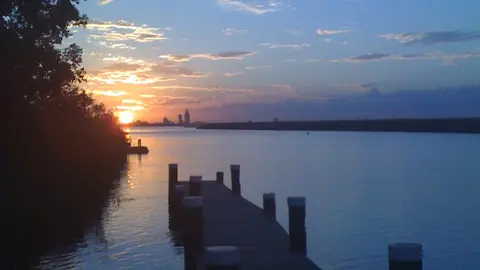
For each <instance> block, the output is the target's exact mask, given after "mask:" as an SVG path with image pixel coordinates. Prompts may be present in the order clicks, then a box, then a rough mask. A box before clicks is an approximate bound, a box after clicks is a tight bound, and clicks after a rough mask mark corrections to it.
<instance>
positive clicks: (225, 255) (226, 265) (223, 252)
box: [205, 246, 241, 270]
mask: <svg viewBox="0 0 480 270" xmlns="http://www.w3.org/2000/svg"><path fill="white" fill-rule="evenodd" d="M240 265H241V258H240V251H239V250H238V248H237V247H231V246H218V247H208V248H207V249H206V250H205V270H240Z"/></svg>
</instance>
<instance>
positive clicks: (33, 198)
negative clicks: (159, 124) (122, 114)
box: [0, 0, 127, 269]
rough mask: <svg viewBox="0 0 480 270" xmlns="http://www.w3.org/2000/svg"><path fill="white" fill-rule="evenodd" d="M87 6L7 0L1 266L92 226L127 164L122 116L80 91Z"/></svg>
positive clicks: (1, 103) (0, 33)
mask: <svg viewBox="0 0 480 270" xmlns="http://www.w3.org/2000/svg"><path fill="white" fill-rule="evenodd" d="M78 3H79V0H1V1H0V55H1V61H0V76H1V78H2V80H1V83H0V110H1V113H0V117H1V119H2V122H1V123H2V142H3V143H4V145H2V151H0V152H1V153H0V157H1V160H0V161H1V164H0V166H1V169H2V170H1V171H2V177H0V179H1V180H0V181H1V183H0V184H1V189H0V192H1V193H0V204H1V206H0V207H2V208H1V209H0V211H1V213H0V214H1V215H2V220H1V221H2V222H1V223H0V225H1V228H0V235H1V236H2V239H0V242H1V243H2V248H4V250H1V251H0V252H1V255H3V256H4V257H3V258H2V259H3V260H2V261H0V263H3V265H5V268H8V269H10V268H13V267H16V268H18V269H20V268H22V269H23V268H24V267H25V266H26V265H27V264H28V263H30V262H31V259H34V258H33V257H32V258H30V257H29V255H30V253H32V254H33V253H36V252H41V251H44V250H45V246H47V245H46V244H45V243H46V241H47V240H52V239H53V240H55V238H61V237H62V236H63V235H64V234H67V231H68V230H71V229H72V228H78V229H79V230H84V229H85V228H86V227H85V226H86V225H87V224H88V222H86V220H87V217H88V216H90V215H99V214H100V212H101V211H102V209H103V206H104V205H105V203H106V202H107V200H108V198H109V194H110V191H111V190H112V188H113V187H114V186H115V179H118V177H119V171H120V170H121V168H122V166H123V164H124V162H125V156H126V149H127V144H126V138H125V134H124V133H123V131H122V130H121V128H120V127H119V126H118V125H117V123H116V118H115V117H114V115H113V114H112V113H111V112H107V111H106V110H105V107H104V105H103V104H97V103H95V102H94V100H93V99H92V97H91V95H89V94H87V93H86V92H85V91H82V90H81V89H80V88H79V85H80V83H82V82H84V81H85V70H84V69H83V68H82V67H81V63H82V58H81V55H82V49H81V48H80V47H79V46H77V45H76V44H71V45H68V46H65V45H62V41H63V40H64V39H65V38H67V37H69V36H70V35H71V34H70V30H69V29H70V27H71V26H74V25H77V26H82V25H85V24H86V21H87V18H86V16H84V15H81V14H80V13H79V11H78V9H77V7H76V5H77V4H78ZM65 221H69V222H68V224H69V226H60V225H59V224H62V222H65ZM16 256H23V258H22V257H21V258H18V257H16ZM32 256H33V255H32ZM17 263H23V265H22V264H21V265H17ZM0 268H2V269H3V267H2V264H0Z"/></svg>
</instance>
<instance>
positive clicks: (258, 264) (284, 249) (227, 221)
mask: <svg viewBox="0 0 480 270" xmlns="http://www.w3.org/2000/svg"><path fill="white" fill-rule="evenodd" d="M202 198H203V218H204V241H205V246H206V247H209V246H235V247H237V248H238V249H239V250H240V254H241V259H242V269H249V270H250V269H252V270H253V269H255V270H256V269H259V270H260V269H262V270H263V269H276V270H283V269H285V270H287V269H298V270H319V269H320V268H319V267H317V266H316V265H315V264H314V263H313V262H312V261H310V260H309V259H308V258H307V257H306V256H305V255H303V254H301V253H293V252H291V251H290V249H289V236H288V234H287V232H286V231H285V230H284V229H283V227H282V226H281V225H280V224H279V223H278V222H277V221H276V220H275V219H274V218H271V217H269V216H267V215H266V214H265V213H264V212H263V210H262V209H261V208H259V207H258V206H256V205H254V204H253V203H251V202H249V201H248V200H246V199H245V198H243V197H241V196H234V195H232V191H231V190H230V189H229V188H227V187H226V186H225V185H222V184H219V183H217V182H216V181H203V182H202Z"/></svg>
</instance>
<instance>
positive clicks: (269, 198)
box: [263, 193, 277, 218]
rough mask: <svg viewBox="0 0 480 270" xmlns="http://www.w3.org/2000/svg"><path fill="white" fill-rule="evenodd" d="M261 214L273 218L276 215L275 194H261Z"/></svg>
mask: <svg viewBox="0 0 480 270" xmlns="http://www.w3.org/2000/svg"><path fill="white" fill-rule="evenodd" d="M263 212H264V213H265V214H266V215H268V216H271V217H273V218H275V217H276V215H277V206H276V203H275V193H265V194H263Z"/></svg>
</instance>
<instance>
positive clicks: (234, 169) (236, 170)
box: [230, 165, 242, 196]
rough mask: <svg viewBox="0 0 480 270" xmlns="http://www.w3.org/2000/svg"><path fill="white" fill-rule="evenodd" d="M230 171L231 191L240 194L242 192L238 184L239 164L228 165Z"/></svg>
mask: <svg viewBox="0 0 480 270" xmlns="http://www.w3.org/2000/svg"><path fill="white" fill-rule="evenodd" d="M230 172H231V174H232V193H233V194H234V195H238V196H240V195H241V194H242V192H241V186H240V165H230Z"/></svg>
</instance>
